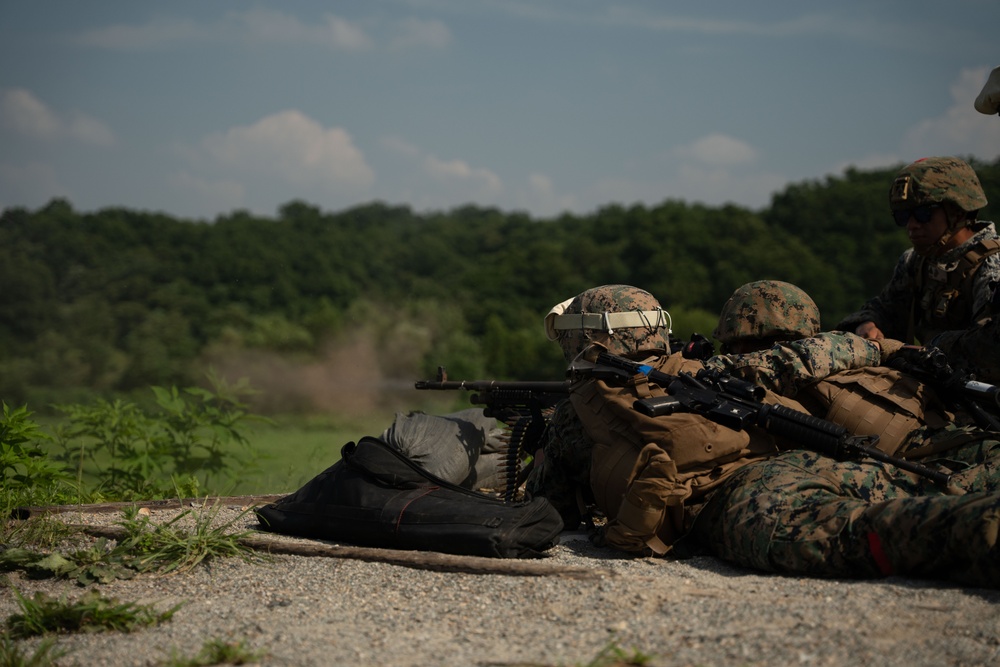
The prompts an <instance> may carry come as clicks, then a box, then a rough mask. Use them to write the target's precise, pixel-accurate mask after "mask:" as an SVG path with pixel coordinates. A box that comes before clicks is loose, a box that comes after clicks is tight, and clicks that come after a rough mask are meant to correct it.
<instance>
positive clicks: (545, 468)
mask: <svg viewBox="0 0 1000 667" xmlns="http://www.w3.org/2000/svg"><path fill="white" fill-rule="evenodd" d="M544 442H545V445H544V448H543V452H544V453H543V455H542V457H541V460H540V461H539V460H536V461H535V464H534V467H532V469H531V472H530V473H529V475H528V479H527V481H526V482H525V492H526V493H527V494H528V496H529V497H532V498H534V497H537V496H543V497H545V498H548V500H549V502H551V503H552V505H554V506H555V508H556V509H557V510H559V515H560V516H561V517H562V519H563V524H564V525H565V526H566V529H567V530H573V529H575V528H576V527H577V526H578V525H579V524H580V519H581V517H580V497H581V494H583V495H584V496H587V495H589V489H590V454H591V451H592V450H593V448H594V443H593V441H592V440H591V439H590V437H589V436H587V434H586V432H585V431H584V429H583V424H582V423H581V422H580V418H579V417H577V416H576V411H575V410H574V409H573V406H572V405H571V404H570V402H569V401H568V400H565V401H561V402H559V403H558V404H556V407H555V411H554V412H553V414H552V417H551V418H550V420H549V424H548V428H547V429H546V433H545V439H544Z"/></svg>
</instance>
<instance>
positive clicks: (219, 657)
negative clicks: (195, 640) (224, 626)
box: [161, 639, 266, 667]
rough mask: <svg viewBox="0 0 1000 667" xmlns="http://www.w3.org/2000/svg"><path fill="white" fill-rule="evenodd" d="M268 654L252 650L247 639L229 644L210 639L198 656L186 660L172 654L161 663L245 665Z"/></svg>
mask: <svg viewBox="0 0 1000 667" xmlns="http://www.w3.org/2000/svg"><path fill="white" fill-rule="evenodd" d="M265 655H266V652H265V651H263V650H261V651H255V650H252V649H251V648H250V647H249V645H248V644H247V642H246V640H245V639H242V640H240V641H238V642H227V641H225V640H222V639H210V640H208V641H207V642H205V644H204V645H203V646H202V647H201V650H200V651H198V653H197V655H195V656H193V657H190V658H184V657H181V656H179V655H177V653H176V652H172V653H171V656H170V658H169V659H168V660H166V661H164V662H163V663H161V665H162V667H208V666H209V665H245V664H248V663H255V662H259V661H260V660H261V658H263V657H264V656H265Z"/></svg>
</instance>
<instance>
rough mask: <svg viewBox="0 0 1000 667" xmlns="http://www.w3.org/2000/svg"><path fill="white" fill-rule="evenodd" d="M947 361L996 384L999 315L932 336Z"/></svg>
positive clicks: (999, 358)
mask: <svg viewBox="0 0 1000 667" xmlns="http://www.w3.org/2000/svg"><path fill="white" fill-rule="evenodd" d="M934 341H935V342H934V344H935V345H936V346H938V347H940V348H941V349H942V350H946V351H947V353H948V358H949V360H950V361H951V365H952V366H953V367H954V368H955V369H957V370H959V371H963V372H966V373H971V374H972V375H973V376H974V377H976V378H977V379H979V380H982V381H983V382H988V383H990V384H1000V315H994V316H993V317H990V318H987V319H985V320H983V321H981V322H979V323H977V324H976V325H975V326H973V327H971V328H969V329H967V330H965V331H946V332H944V333H942V334H940V335H938V336H937V337H936V338H935V339H934Z"/></svg>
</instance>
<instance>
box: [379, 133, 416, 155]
mask: <svg viewBox="0 0 1000 667" xmlns="http://www.w3.org/2000/svg"><path fill="white" fill-rule="evenodd" d="M379 144H381V145H382V147H383V148H385V149H386V150H388V151H390V152H392V153H396V154H398V155H403V156H406V157H417V156H419V155H420V149H419V148H417V147H416V146H414V145H413V144H411V143H410V142H409V141H407V140H406V139H401V138H399V137H393V136H385V137H381V138H380V139H379Z"/></svg>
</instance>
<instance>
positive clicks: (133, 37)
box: [77, 18, 212, 51]
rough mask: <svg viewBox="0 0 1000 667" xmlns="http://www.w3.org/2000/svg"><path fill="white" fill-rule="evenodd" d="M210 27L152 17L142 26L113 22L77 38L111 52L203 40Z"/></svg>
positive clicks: (146, 48)
mask: <svg viewBox="0 0 1000 667" xmlns="http://www.w3.org/2000/svg"><path fill="white" fill-rule="evenodd" d="M211 35H212V30H211V29H210V28H209V27H208V26H204V25H200V24H198V23H195V22H194V21H191V20H189V19H168V18H154V19H152V20H151V21H150V22H149V23H144V24H142V25H125V24H116V25H109V26H105V27H103V28H96V29H94V30H88V31H87V32H84V33H82V34H81V35H79V36H78V37H77V42H78V43H80V44H82V45H84V46H93V47H97V48H101V49H110V50H113V51H146V50H149V49H155V48H159V47H161V46H163V45H164V44H171V43H175V42H188V41H196V40H200V41H204V40H207V39H210V38H211Z"/></svg>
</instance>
